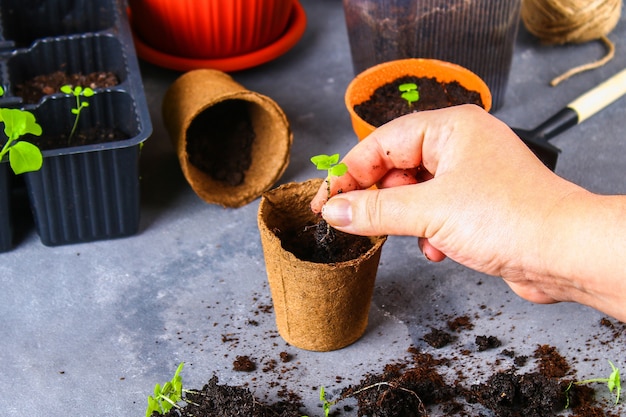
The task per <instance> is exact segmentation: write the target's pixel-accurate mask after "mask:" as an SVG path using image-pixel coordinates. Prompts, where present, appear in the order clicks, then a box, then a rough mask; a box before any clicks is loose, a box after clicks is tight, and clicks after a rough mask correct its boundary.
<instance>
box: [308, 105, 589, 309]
mask: <svg viewBox="0 0 626 417" xmlns="http://www.w3.org/2000/svg"><path fill="white" fill-rule="evenodd" d="M343 162H344V163H346V164H347V166H348V168H349V171H348V173H347V174H345V175H344V176H342V177H334V178H333V179H332V182H331V195H334V197H332V198H331V199H330V201H328V202H326V196H327V191H326V186H325V185H323V186H322V187H321V188H320V190H319V192H318V194H317V195H316V196H315V198H314V199H313V201H312V202H311V208H312V210H313V211H314V212H320V211H321V213H322V216H323V217H324V218H325V219H326V221H328V223H329V224H331V225H332V226H334V227H335V228H337V229H339V230H342V231H344V232H348V233H353V234H359V235H382V234H390V235H412V236H417V237H419V238H420V248H421V249H422V251H423V252H424V254H425V255H426V256H427V258H428V259H430V260H433V261H440V260H443V259H444V258H445V257H446V256H447V257H449V258H451V259H453V260H455V261H457V262H459V263H461V264H464V265H466V266H468V267H470V268H473V269H475V270H478V271H481V272H484V273H487V274H491V275H497V276H501V277H503V278H504V279H505V280H506V281H507V282H508V284H509V285H510V286H511V288H512V289H513V290H514V291H515V292H516V293H518V294H519V295H520V296H522V297H524V298H526V299H528V300H531V301H534V302H540V303H549V302H555V301H563V300H570V299H572V298H573V297H572V295H571V294H570V293H569V292H568V291H566V288H565V287H567V285H566V283H564V282H562V280H561V279H560V278H559V279H556V278H555V276H554V275H555V274H554V273H553V271H552V270H551V266H550V265H547V263H546V261H545V256H546V253H547V252H549V256H551V255H552V254H553V252H554V248H553V247H552V243H551V242H553V241H554V236H553V235H551V233H553V232H555V231H554V230H552V229H551V227H549V225H551V224H552V223H553V222H550V219H552V218H553V217H554V216H555V215H558V211H559V207H560V205H561V204H562V203H563V202H564V201H566V200H567V201H569V200H571V199H572V197H573V196H576V195H586V194H590V193H588V192H586V191H585V190H583V189H582V188H580V187H578V186H576V185H574V184H572V183H570V182H567V181H565V180H564V179H562V178H560V177H558V176H557V175H555V174H554V173H552V172H551V171H550V170H549V169H547V168H546V167H545V166H544V165H543V164H542V163H541V162H540V161H539V160H538V159H537V158H536V157H535V156H534V155H533V154H532V152H531V151H530V150H529V149H528V148H527V147H526V145H524V143H523V142H522V141H521V140H520V139H519V138H518V137H517V136H516V135H515V134H514V133H513V132H512V131H511V129H509V128H508V126H506V125H505V124H504V123H502V122H500V121H499V120H497V119H496V118H495V117H493V116H491V115H489V114H488V113H487V112H485V111H484V110H482V109H480V108H478V107H476V106H457V107H452V108H447V109H442V110H435V111H428V112H419V113H413V114H411V115H408V116H404V117H401V118H398V119H396V120H394V121H392V122H390V123H388V124H386V125H384V126H382V127H380V128H379V129H377V130H376V131H375V132H374V133H372V134H371V135H370V136H369V137H367V138H366V139H365V140H363V141H362V142H360V143H359V144H358V145H357V146H355V147H354V148H353V149H352V150H351V151H350V152H349V153H348V154H347V155H346V157H345V158H344V159H343ZM374 184H377V185H378V188H379V189H368V188H369V187H371V186H372V185H374ZM338 193H341V194H339V195H337V194H338Z"/></svg>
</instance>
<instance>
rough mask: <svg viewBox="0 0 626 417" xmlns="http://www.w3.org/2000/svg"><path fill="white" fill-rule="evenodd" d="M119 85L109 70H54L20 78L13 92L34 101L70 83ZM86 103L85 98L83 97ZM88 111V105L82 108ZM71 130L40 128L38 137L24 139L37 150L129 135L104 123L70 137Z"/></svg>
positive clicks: (109, 140)
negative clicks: (55, 131)
mask: <svg viewBox="0 0 626 417" xmlns="http://www.w3.org/2000/svg"><path fill="white" fill-rule="evenodd" d="M118 84H119V80H118V78H117V76H116V75H115V74H113V73H112V72H93V73H89V74H66V73H64V72H63V71H56V72H53V73H50V74H41V75H38V76H36V77H34V78H31V79H29V80H26V81H24V82H23V83H22V84H18V85H16V87H15V95H16V96H19V97H22V99H23V100H24V103H25V104H35V103H38V102H39V100H41V98H42V97H43V96H46V95H50V94H55V93H59V92H61V87H62V86H64V85H71V86H72V87H76V86H81V87H83V88H84V87H89V88H92V89H96V88H108V87H113V86H115V85H118ZM85 100H86V101H87V102H89V99H85ZM83 111H84V112H88V111H89V108H88V107H87V108H85V109H84V110H83ZM70 133H71V130H70V131H68V132H66V133H63V134H60V135H47V134H46V132H45V131H44V132H43V134H42V135H41V136H30V137H29V138H28V141H29V142H31V143H33V144H35V145H36V146H37V147H38V148H39V149H41V150H49V149H58V148H66V147H70V146H83V145H90V144H97V143H106V142H114V141H119V140H124V139H128V138H129V136H128V135H127V134H126V133H124V132H121V131H120V130H117V129H113V128H110V127H105V126H93V127H90V128H88V129H78V130H77V131H76V132H75V134H74V135H73V136H72V137H71V138H70Z"/></svg>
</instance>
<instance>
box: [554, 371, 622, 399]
mask: <svg viewBox="0 0 626 417" xmlns="http://www.w3.org/2000/svg"><path fill="white" fill-rule="evenodd" d="M608 362H609V365H611V375H609V377H608V378H592V379H585V380H583V381H576V382H571V383H570V384H569V386H568V387H567V388H566V389H565V397H566V403H565V408H567V407H569V391H570V389H571V388H572V385H585V384H591V383H594V382H604V383H605V384H606V386H607V388H608V389H609V392H611V393H613V391H615V404H617V403H619V396H620V393H621V392H622V381H621V378H620V373H619V369H618V368H617V367H616V366H615V365H614V364H613V362H611V361H608Z"/></svg>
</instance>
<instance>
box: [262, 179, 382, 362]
mask: <svg viewBox="0 0 626 417" xmlns="http://www.w3.org/2000/svg"><path fill="white" fill-rule="evenodd" d="M320 184H321V180H309V181H306V182H303V183H289V184H285V185H282V186H280V187H278V188H276V189H273V190H270V191H268V192H266V193H264V194H263V197H262V198H261V203H260V205H259V212H258V224H259V231H260V234H261V243H262V245H263V253H264V255H265V265H266V268H267V278H268V281H269V285H270V290H271V293H272V301H273V304H274V312H275V314H276V325H277V327H278V332H279V333H280V335H281V336H282V338H283V339H285V341H287V342H288V343H289V344H291V345H293V346H296V347H298V348H301V349H306V350H314V351H330V350H336V349H341V348H343V347H345V346H347V345H349V344H351V343H353V342H355V341H356V340H357V339H359V338H360V337H361V336H362V335H363V333H364V332H365V328H366V327H367V319H368V314H369V308H370V303H371V300H372V293H373V291H374V282H375V279H376V272H377V270H378V261H379V260H380V254H381V250H382V246H383V243H384V242H385V240H386V237H385V236H379V237H372V238H371V239H372V242H373V243H374V245H373V247H372V248H371V249H370V250H369V251H368V252H367V253H365V254H363V255H361V256H360V257H359V258H357V259H354V260H351V261H346V262H337V263H333V264H323V263H314V262H308V261H303V260H301V259H298V258H297V257H296V256H295V255H293V254H292V253H291V252H288V251H286V250H285V249H283V247H282V244H281V241H280V239H279V238H278V236H277V235H276V233H275V231H276V230H283V231H284V230H294V229H295V230H297V229H298V228H302V227H304V225H306V224H307V223H308V222H311V221H316V216H315V215H314V214H313V213H312V212H311V209H310V208H309V203H310V202H311V199H312V198H313V196H314V194H315V192H316V191H317V190H318V188H319V186H320Z"/></svg>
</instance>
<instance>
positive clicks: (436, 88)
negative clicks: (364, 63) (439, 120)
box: [354, 75, 485, 127]
mask: <svg viewBox="0 0 626 417" xmlns="http://www.w3.org/2000/svg"><path fill="white" fill-rule="evenodd" d="M406 83H414V84H416V85H417V88H418V91H419V100H417V101H416V102H413V103H412V104H411V105H409V104H408V102H407V101H406V100H405V99H403V98H402V96H401V94H400V92H399V90H398V87H399V86H400V85H401V84H406ZM459 104H476V105H478V106H480V107H483V108H484V107H485V106H484V105H483V102H482V99H481V98H480V94H479V93H478V92H476V91H471V90H468V89H466V88H465V87H463V86H462V85H461V84H459V83H458V82H456V81H452V82H450V83H441V82H439V81H437V80H436V79H435V78H430V77H415V76H409V75H406V76H403V77H399V78H397V79H395V80H394V81H392V82H390V83H387V84H385V85H382V86H380V87H378V88H377V89H376V90H375V91H374V93H373V94H372V96H371V97H370V99H369V100H366V101H364V102H363V103H360V104H357V105H355V106H354V111H355V112H356V113H357V114H358V115H359V116H360V117H361V118H362V119H363V120H365V121H366V122H368V123H369V124H371V125H372V126H374V127H379V126H382V125H384V124H385V123H387V122H389V121H391V120H393V119H395V118H397V117H400V116H404V115H405V114H409V113H414V112H417V111H423V110H434V109H442V108H445V107H451V106H456V105H459Z"/></svg>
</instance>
